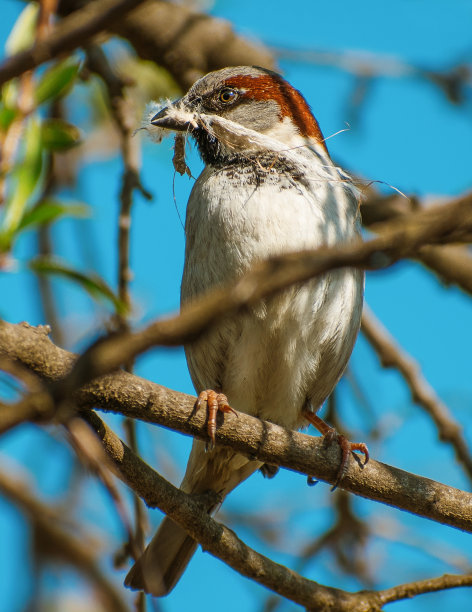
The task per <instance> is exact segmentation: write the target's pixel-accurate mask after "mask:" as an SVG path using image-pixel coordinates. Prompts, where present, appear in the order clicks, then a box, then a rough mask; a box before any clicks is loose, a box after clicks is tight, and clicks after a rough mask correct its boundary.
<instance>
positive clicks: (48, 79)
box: [34, 58, 80, 105]
mask: <svg viewBox="0 0 472 612" xmlns="http://www.w3.org/2000/svg"><path fill="white" fill-rule="evenodd" d="M79 67H80V62H79V61H78V60H76V59H73V58H68V59H66V60H64V61H63V62H61V63H59V64H56V65H55V66H53V67H52V68H50V69H49V70H47V71H46V72H45V73H44V74H43V75H42V76H41V79H40V81H39V83H38V85H37V86H36V89H35V92H34V98H35V101H36V104H38V105H39V104H44V102H49V101H50V100H56V99H57V98H59V97H60V96H63V95H64V94H66V93H67V92H68V91H69V89H70V88H71V87H72V85H73V83H74V80H75V78H76V76H77V73H78V71H79Z"/></svg>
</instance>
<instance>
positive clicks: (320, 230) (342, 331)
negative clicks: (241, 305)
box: [182, 167, 362, 427]
mask: <svg viewBox="0 0 472 612" xmlns="http://www.w3.org/2000/svg"><path fill="white" fill-rule="evenodd" d="M305 174H306V172H305ZM356 215H357V204H356V202H355V199H354V198H353V197H352V196H349V194H346V192H345V190H344V189H343V188H342V185H339V183H337V182H336V181H334V182H333V183H331V182H329V181H327V180H319V181H305V182H301V181H298V180H296V179H294V178H293V177H292V176H291V175H290V174H288V175H286V176H280V174H277V173H273V174H272V173H271V174H269V175H268V176H265V175H264V176H262V177H260V176H259V173H257V174H256V176H254V173H253V174H251V173H250V172H247V173H243V174H241V171H240V170H238V172H237V173H236V171H232V169H229V171H228V169H225V170H218V169H214V168H208V167H207V168H206V169H205V170H204V172H203V173H202V175H201V176H200V177H199V179H198V181H197V183H196V184H195V187H194V189H193V191H192V194H191V197H190V200H189V203H188V208H187V222H186V237H187V246H186V257H185V268H184V276H183V280H182V300H183V302H185V301H187V300H191V299H192V298H193V297H194V296H196V295H198V294H200V293H204V292H205V291H208V290H210V289H211V288H212V287H214V286H215V285H221V284H226V283H229V282H231V280H233V279H234V278H236V277H238V276H240V275H242V274H243V273H244V272H245V271H246V270H247V269H248V268H250V267H251V265H252V264H254V263H255V262H256V261H258V260H261V259H266V258H267V257H270V256H271V255H275V254H281V253H288V252H294V251H299V250H302V249H313V248H317V247H319V246H321V245H325V244H328V245H329V244H334V243H337V242H345V241H349V240H352V239H353V237H354V236H355V235H356ZM361 301H362V275H361V274H359V273H357V272H351V271H341V272H333V273H330V274H327V275H324V276H323V277H322V278H320V279H314V280H313V281H310V282H309V283H306V284H305V285H303V286H299V287H292V288H290V289H287V290H285V291H284V292H282V293H281V294H279V295H277V296H274V297H272V298H270V299H267V300H264V301H262V302H261V303H260V304H259V305H258V306H256V307H254V308H252V309H251V310H250V311H249V312H247V313H246V314H244V315H240V316H238V317H236V318H235V317H232V318H229V317H228V318H226V319H224V320H223V321H222V322H220V323H219V325H218V326H217V327H216V328H213V329H212V330H211V331H210V332H209V333H207V334H206V335H205V336H204V337H202V338H201V339H200V340H199V341H198V342H196V343H194V344H192V345H190V346H187V347H186V353H187V359H188V364H189V369H190V372H191V375H192V378H193V381H194V384H195V386H196V388H197V390H202V389H204V388H214V387H217V388H220V389H222V390H223V391H224V392H225V393H226V394H227V395H228V398H229V400H230V403H232V405H233V406H234V408H236V409H237V410H243V411H245V412H249V413H250V414H257V415H259V416H261V417H263V418H269V419H270V420H273V421H275V422H279V423H281V424H284V425H286V426H289V427H293V426H295V425H297V424H299V419H300V416H299V415H300V412H301V409H302V406H303V404H304V402H305V400H306V399H307V398H310V399H313V401H314V403H315V405H319V403H321V402H322V401H323V400H324V398H325V396H326V390H325V387H326V389H327V388H328V387H332V385H333V384H334V382H335V381H336V379H337V377H338V376H339V374H340V372H341V371H342V369H343V368H344V364H345V362H346V360H347V357H348V355H349V353H350V350H351V348H352V344H353V341H354V338H355V335H356V333H357V327H358V323H357V322H356V319H358V318H359V316H360V304H361ZM325 354H331V355H333V358H334V359H335V362H336V367H334V366H333V364H331V366H330V368H329V372H322V371H321V370H320V364H321V363H322V362H323V357H324V355H325ZM321 375H323V379H324V382H325V383H326V384H324V383H323V385H322V386H321V387H320V388H319V392H318V391H316V392H315V391H314V388H315V387H319V380H320V376H321ZM328 392H329V390H328ZM289 404H292V410H291V411H290V413H287V410H286V407H287V405H289ZM265 408H268V409H270V410H269V412H268V414H266V413H265Z"/></svg>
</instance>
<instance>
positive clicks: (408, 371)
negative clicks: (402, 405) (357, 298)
mask: <svg viewBox="0 0 472 612" xmlns="http://www.w3.org/2000/svg"><path fill="white" fill-rule="evenodd" d="M362 332H363V334H364V336H365V337H366V339H367V340H368V341H369V343H370V344H371V346H372V347H373V349H374V350H375V352H376V353H377V356H378V358H379V360H380V363H381V364H382V366H383V367H384V368H395V369H396V370H398V371H399V372H400V374H401V375H402V376H403V378H404V380H405V382H406V384H407V385H408V387H409V389H410V392H411V397H412V399H413V401H414V402H415V403H416V404H418V405H419V406H421V407H422V408H423V409H424V410H425V411H426V412H427V413H428V414H429V416H430V417H431V418H432V419H433V421H434V423H435V425H436V427H437V430H438V435H439V439H440V440H442V441H443V442H448V443H449V444H451V446H452V447H453V449H454V452H455V454H456V458H457V460H458V461H459V462H460V463H461V465H462V467H463V468H464V470H465V472H466V474H467V475H468V477H469V479H470V480H472V456H471V454H470V450H469V448H468V446H467V442H466V441H465V438H464V435H463V433H462V432H463V429H462V427H461V426H460V425H459V423H457V422H456V421H455V420H454V418H453V416H452V414H451V411H450V410H449V408H448V407H447V406H446V404H445V403H444V402H442V401H441V399H440V398H439V397H438V396H437V394H436V393H435V391H434V389H433V388H432V387H431V386H430V384H429V383H428V381H427V380H426V379H425V377H424V376H423V374H422V373H421V369H420V366H419V364H418V363H416V362H415V361H414V360H413V358H412V357H411V356H410V355H408V353H406V351H404V350H403V349H402V348H401V347H400V346H399V345H398V343H397V342H396V341H395V340H394V338H393V337H392V336H391V335H390V334H389V332H388V330H387V329H385V327H384V326H383V325H382V324H381V322H380V321H379V320H378V319H377V318H376V317H375V315H374V314H373V313H372V312H371V311H370V310H369V309H368V308H367V307H364V312H363V314H362Z"/></svg>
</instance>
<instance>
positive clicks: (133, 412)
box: [0, 322, 472, 532]
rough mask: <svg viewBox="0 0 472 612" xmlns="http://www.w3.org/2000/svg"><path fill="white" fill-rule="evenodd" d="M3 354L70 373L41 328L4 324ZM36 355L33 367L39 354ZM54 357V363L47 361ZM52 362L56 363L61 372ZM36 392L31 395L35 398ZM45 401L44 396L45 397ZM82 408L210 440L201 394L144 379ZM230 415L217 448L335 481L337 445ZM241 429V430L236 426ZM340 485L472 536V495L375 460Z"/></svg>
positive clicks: (124, 377) (90, 394)
mask: <svg viewBox="0 0 472 612" xmlns="http://www.w3.org/2000/svg"><path fill="white" fill-rule="evenodd" d="M0 352H2V353H4V354H6V355H7V356H9V357H10V358H12V359H17V360H19V361H20V362H21V363H23V364H24V365H27V366H28V367H29V368H31V369H32V370H33V371H34V372H36V373H37V374H38V375H39V376H44V377H45V378H47V379H48V380H52V381H54V380H55V379H57V378H58V377H59V376H61V375H64V373H65V372H64V367H63V365H60V364H59V362H60V360H61V356H63V361H64V363H69V364H70V365H72V363H71V362H72V360H73V358H74V356H72V355H71V354H70V353H68V352H67V351H63V350H62V349H59V348H58V347H56V346H55V345H54V344H52V342H50V340H49V339H48V338H47V337H46V336H45V335H44V334H43V333H41V331H39V332H36V331H35V330H34V329H32V328H31V327H27V326H22V325H11V324H9V323H5V322H2V323H0ZM35 354H36V355H38V361H37V363H35V361H34V356H35ZM49 355H50V358H48V356H49ZM51 363H56V364H58V367H57V372H55V371H54V369H53V368H51V365H50V364H51ZM35 397H36V396H35V395H30V396H29V399H30V401H34V398H35ZM40 397H41V396H40ZM74 399H75V401H76V402H77V403H78V404H80V405H82V406H98V407H99V408H100V409H102V410H107V411H112V412H119V413H120V414H124V415H125V416H129V417H132V418H138V419H142V420H144V421H147V422H150V423H156V424H160V425H163V426H164V427H168V428H171V429H175V430H177V431H181V432H182V433H185V434H187V435H191V436H196V437H198V438H200V439H207V427H206V417H205V415H204V414H200V413H198V412H197V413H196V414H195V413H194V411H193V407H194V403H195V397H193V396H190V395H185V394H183V393H178V392H177V391H172V390H170V389H166V388H165V387H162V386H160V385H156V384H154V383H151V382H149V381H147V380H145V379H143V378H139V377H137V376H132V375H131V374H127V373H126V372H118V373H115V374H111V375H108V376H105V377H103V378H100V379H97V380H95V381H94V382H93V383H92V384H90V385H88V386H87V387H85V388H83V389H81V390H80V391H79V392H77V393H76V395H75V397H74ZM235 419H236V417H235V416H233V415H227V417H226V418H225V420H224V423H223V424H222V425H221V426H220V427H219V428H218V430H217V434H216V441H217V444H221V445H223V446H229V447H231V448H233V449H234V450H236V451H238V452H240V453H242V454H244V455H247V456H249V457H251V458H257V459H259V460H261V461H264V462H267V463H270V464H275V465H281V466H283V467H286V468H288V469H291V470H295V471H298V472H301V473H303V474H309V475H310V476H313V477H314V478H316V479H318V480H323V481H325V482H330V483H333V482H334V481H335V478H336V473H337V470H338V467H339V452H340V451H339V447H338V446H337V445H334V446H331V447H329V448H328V449H326V447H325V445H324V443H323V441H322V439H320V438H315V437H312V436H307V435H305V434H302V433H298V432H295V431H288V430H286V429H284V428H283V427H279V426H277V425H274V424H272V423H269V422H265V421H260V420H259V419H257V418H255V417H251V416H249V415H246V414H244V413H238V417H237V421H236V420H235ZM236 424H237V426H235V425H236ZM341 486H342V488H343V489H345V490H347V491H351V492H352V493H356V494H358V495H362V496H363V497H366V498H369V499H372V500H374V501H380V502H382V503H385V504H388V505H391V506H395V507H397V508H400V509H403V510H407V511H408V512H412V513H414V514H417V515H420V516H424V517H426V518H429V519H432V520H434V521H437V522H440V523H443V524H446V525H450V526H453V527H457V528H459V529H463V530H465V531H471V532H472V494H470V493H467V492H464V491H460V490H458V489H454V488H452V487H449V486H446V485H443V484H440V483H437V482H434V481H432V480H429V479H427V478H422V477H420V476H416V475H414V474H410V473H408V472H404V471H402V470H398V469H396V468H394V467H391V466H387V465H384V464H382V463H379V462H376V461H374V460H372V459H371V461H370V462H369V463H368V464H367V466H365V467H364V469H362V470H361V469H359V466H358V465H357V464H356V463H355V462H354V461H351V462H350V465H349V468H348V471H347V474H346V477H345V478H344V479H343V481H342V483H341Z"/></svg>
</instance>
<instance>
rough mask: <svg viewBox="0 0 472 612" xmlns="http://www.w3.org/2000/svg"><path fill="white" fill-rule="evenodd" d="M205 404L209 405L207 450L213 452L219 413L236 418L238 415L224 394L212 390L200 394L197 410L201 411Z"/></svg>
mask: <svg viewBox="0 0 472 612" xmlns="http://www.w3.org/2000/svg"><path fill="white" fill-rule="evenodd" d="M205 403H206V405H207V414H208V425H207V427H208V437H209V438H210V441H209V442H208V444H207V449H209V450H211V449H212V448H214V446H215V433H216V415H217V414H218V412H232V413H233V414H235V415H236V416H237V414H238V413H237V412H236V410H233V408H231V406H230V405H229V403H228V398H227V397H226V395H225V394H224V393H218V392H217V391H213V390H212V389H206V390H205V391H201V392H200V393H199V394H198V398H197V401H196V403H195V410H200V408H202V407H203V405H204V404H205Z"/></svg>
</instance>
